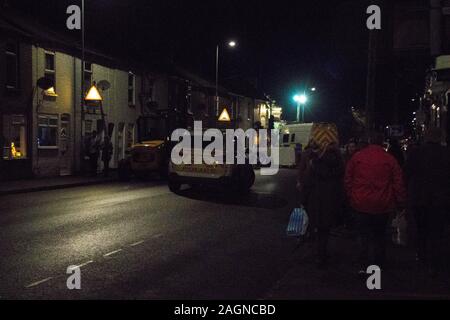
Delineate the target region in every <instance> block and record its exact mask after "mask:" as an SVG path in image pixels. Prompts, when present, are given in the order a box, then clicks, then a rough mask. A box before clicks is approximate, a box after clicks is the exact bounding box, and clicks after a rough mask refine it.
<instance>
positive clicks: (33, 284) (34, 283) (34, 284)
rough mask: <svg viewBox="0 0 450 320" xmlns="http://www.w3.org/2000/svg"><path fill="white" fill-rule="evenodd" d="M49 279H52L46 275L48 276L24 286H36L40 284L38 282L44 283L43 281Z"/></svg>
mask: <svg viewBox="0 0 450 320" xmlns="http://www.w3.org/2000/svg"><path fill="white" fill-rule="evenodd" d="M51 279H53V277H48V278H45V279H42V280H39V281H36V282H33V283H30V284H29V285H27V286H25V288H32V287H36V286H38V285H40V284H42V283H44V282H47V281H49V280H51Z"/></svg>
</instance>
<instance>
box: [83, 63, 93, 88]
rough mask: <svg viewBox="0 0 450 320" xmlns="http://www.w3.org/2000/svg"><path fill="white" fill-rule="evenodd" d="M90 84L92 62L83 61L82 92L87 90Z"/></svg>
mask: <svg viewBox="0 0 450 320" xmlns="http://www.w3.org/2000/svg"><path fill="white" fill-rule="evenodd" d="M91 86H92V63H90V62H85V63H84V92H87V91H88V90H89V89H90V88H91Z"/></svg>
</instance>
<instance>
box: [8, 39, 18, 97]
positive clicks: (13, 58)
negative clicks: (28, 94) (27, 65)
mask: <svg viewBox="0 0 450 320" xmlns="http://www.w3.org/2000/svg"><path fill="white" fill-rule="evenodd" d="M5 55H6V66H5V72H6V82H5V85H6V89H9V90H13V89H18V87H19V49H18V45H17V44H16V43H7V44H6V49H5Z"/></svg>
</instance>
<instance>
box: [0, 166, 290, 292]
mask: <svg viewBox="0 0 450 320" xmlns="http://www.w3.org/2000/svg"><path fill="white" fill-rule="evenodd" d="M296 197H297V194H296V192H295V170H281V171H280V173H279V174H278V175H277V176H274V177H273V176H272V177H270V176H269V177H262V176H259V173H258V175H257V181H256V184H255V186H254V187H253V190H252V192H251V193H250V194H249V195H237V196H232V195H228V194H225V193H223V192H222V191H221V190H220V189H211V188H210V189H208V190H195V191H194V190H190V189H187V190H184V191H182V192H181V194H180V195H176V194H173V193H171V192H170V191H169V190H168V188H167V186H166V185H165V183H164V182H158V181H153V182H152V181H132V182H129V183H111V184H106V185H98V186H89V187H78V188H72V189H64V190H54V191H43V192H33V193H27V194H19V195H10V196H2V197H0V234H1V240H0V252H1V261H0V279H1V281H0V299H16V298H19V299H259V298H263V297H264V296H265V294H266V293H267V292H268V291H270V290H271V288H273V286H274V285H275V284H276V283H277V281H279V280H280V279H281V278H282V277H283V276H284V275H285V274H286V273H287V272H288V270H289V269H291V268H292V266H293V264H294V263H295V261H293V260H292V251H293V250H294V248H295V241H292V239H287V238H286V236H285V228H286V224H287V221H288V218H289V214H290V211H291V209H292V208H293V207H294V205H295V201H296ZM71 265H82V267H81V290H68V289H67V287H66V280H67V277H68V276H69V274H66V270H67V268H68V267H69V266H71Z"/></svg>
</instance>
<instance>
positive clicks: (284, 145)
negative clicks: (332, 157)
mask: <svg viewBox="0 0 450 320" xmlns="http://www.w3.org/2000/svg"><path fill="white" fill-rule="evenodd" d="M313 125H314V124H313V123H294V124H286V125H283V126H281V127H280V166H282V167H294V166H296V165H297V161H298V155H299V154H300V152H301V151H302V150H303V149H304V148H305V147H306V146H307V145H308V143H309V141H310V139H311V132H312V128H313Z"/></svg>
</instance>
